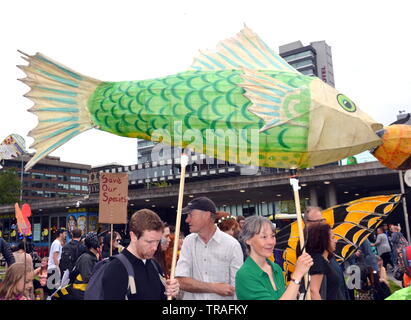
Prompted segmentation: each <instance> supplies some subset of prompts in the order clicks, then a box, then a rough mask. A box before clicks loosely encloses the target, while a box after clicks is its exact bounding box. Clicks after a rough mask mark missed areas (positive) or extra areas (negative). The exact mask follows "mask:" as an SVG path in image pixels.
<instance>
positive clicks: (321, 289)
mask: <svg viewBox="0 0 411 320" xmlns="http://www.w3.org/2000/svg"><path fill="white" fill-rule="evenodd" d="M307 232H308V236H307V242H306V250H307V253H309V254H310V255H311V256H312V257H313V260H314V265H313V266H312V267H311V269H310V272H309V274H310V275H311V282H310V293H311V298H312V300H345V299H346V295H345V292H344V291H343V290H342V289H341V288H344V283H343V284H342V283H341V281H344V280H343V279H341V277H340V275H339V274H338V272H337V270H336V269H335V268H333V267H332V265H331V261H330V260H331V258H332V257H333V252H334V251H335V246H336V243H337V241H336V239H335V237H334V232H333V231H332V229H331V227H330V226H329V225H328V224H325V223H317V224H314V225H311V226H309V227H308V229H307Z"/></svg>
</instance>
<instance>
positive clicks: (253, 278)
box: [235, 257, 285, 300]
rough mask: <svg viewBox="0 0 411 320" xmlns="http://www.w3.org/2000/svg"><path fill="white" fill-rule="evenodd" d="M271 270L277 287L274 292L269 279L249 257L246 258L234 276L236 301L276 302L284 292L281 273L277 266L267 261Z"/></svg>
mask: <svg viewBox="0 0 411 320" xmlns="http://www.w3.org/2000/svg"><path fill="white" fill-rule="evenodd" d="M267 262H268V263H269V264H270V266H271V269H272V270H273V279H274V283H275V285H276V287H277V291H275V290H274V288H273V286H272V284H271V281H270V278H269V276H268V274H267V273H266V272H264V271H263V270H262V269H261V268H260V267H259V266H258V265H257V264H256V263H255V262H254V260H253V259H252V258H251V257H248V258H247V260H246V261H245V262H244V264H243V265H242V266H241V268H240V269H239V270H238V271H237V274H236V276H235V291H236V294H237V299H238V300H278V299H280V298H281V296H282V295H283V294H284V292H285V283H284V277H283V272H282V270H281V268H280V266H279V265H277V264H275V263H273V262H271V261H270V260H268V259H267Z"/></svg>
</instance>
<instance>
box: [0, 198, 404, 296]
mask: <svg viewBox="0 0 411 320" xmlns="http://www.w3.org/2000/svg"><path fill="white" fill-rule="evenodd" d="M182 214H183V219H184V220H185V221H186V223H187V224H188V227H189V232H190V233H189V234H188V235H187V236H185V235H184V234H183V233H182V232H180V238H179V239H178V253H177V264H176V267H175V276H173V275H171V269H172V257H173V243H174V239H175V227H174V226H172V225H168V224H166V223H164V222H163V221H162V220H161V219H160V217H159V216H158V215H157V214H156V213H155V212H154V211H152V210H149V209H142V210H139V211H137V212H135V213H134V214H133V215H132V216H131V218H130V221H129V239H127V240H129V241H126V239H124V238H125V235H122V234H120V233H119V232H117V231H105V232H102V233H99V234H97V233H95V232H89V233H87V234H84V235H83V234H82V232H81V230H79V229H74V230H72V231H71V233H70V238H71V239H70V241H67V233H68V231H67V230H65V229H59V230H57V233H56V238H55V240H54V241H53V243H52V244H51V247H50V250H49V255H48V257H43V258H40V257H39V256H38V255H37V254H36V252H35V251H34V250H33V246H32V245H31V244H30V243H26V242H25V241H22V242H21V243H19V245H18V246H17V247H16V248H15V250H14V252H12V250H11V248H10V246H9V245H8V244H7V243H6V242H5V241H4V240H3V239H1V238H0V250H1V253H2V254H3V257H4V259H5V260H6V262H7V265H8V268H7V271H6V274H5V277H4V280H3V281H2V282H1V283H0V300H32V299H36V300H43V299H51V300H61V299H62V300H84V299H85V300H90V299H94V300H99V299H102V300H124V299H125V300H146V299H153V300H164V299H167V298H168V297H171V298H172V299H181V300H235V299H239V300H297V299H307V298H309V299H312V300H364V299H366V300H370V299H371V300H383V299H387V298H388V297H389V296H390V295H391V289H390V282H389V277H388V274H390V275H393V276H394V277H395V278H396V279H397V280H399V281H401V282H402V286H403V287H404V288H406V289H403V290H407V291H406V294H409V293H408V290H409V289H410V288H411V287H410V273H411V266H409V265H407V261H406V259H404V257H403V255H404V252H405V251H404V250H405V248H407V247H408V242H407V240H406V239H405V237H404V236H403V235H402V233H401V229H400V227H399V226H396V225H390V226H388V225H383V226H382V227H379V228H378V229H377V230H376V235H375V237H374V236H370V237H369V238H368V239H366V240H365V241H363V242H362V244H361V246H360V247H359V248H358V250H357V251H356V252H355V253H354V254H353V255H351V257H350V258H349V259H348V260H346V261H345V262H344V263H342V264H339V263H338V262H337V260H336V257H335V255H334V251H335V250H336V243H337V240H336V237H335V235H334V233H333V230H332V228H331V227H330V226H329V225H328V224H327V223H326V221H325V219H324V218H323V216H322V211H321V208H318V207H310V208H307V210H306V212H305V214H304V231H303V232H304V234H305V240H306V242H305V246H304V248H303V250H301V249H300V248H298V249H297V251H298V252H297V256H298V258H297V261H296V264H295V270H294V272H293V273H292V274H291V276H290V277H288V278H287V277H285V276H284V271H283V269H282V264H281V263H279V262H278V261H276V260H277V259H276V256H275V246H276V227H275V225H274V224H273V223H272V221H270V220H269V219H268V218H265V217H262V216H250V217H247V218H244V217H241V216H238V217H235V216H231V215H230V214H229V213H227V212H222V211H217V208H216V206H215V204H214V202H213V201H212V200H211V199H209V198H207V197H198V198H194V199H193V200H191V201H190V202H189V203H188V204H187V206H186V207H185V208H184V209H183V211H182ZM350 266H357V267H358V270H360V286H359V287H358V286H357V287H354V288H353V287H350V286H349V285H347V272H346V270H347V269H348V268H349V267H350ZM308 276H309V277H308ZM305 277H307V278H308V279H309V282H308V283H305V282H304V278H305ZM400 291H401V290H400ZM388 299H389V298H388Z"/></svg>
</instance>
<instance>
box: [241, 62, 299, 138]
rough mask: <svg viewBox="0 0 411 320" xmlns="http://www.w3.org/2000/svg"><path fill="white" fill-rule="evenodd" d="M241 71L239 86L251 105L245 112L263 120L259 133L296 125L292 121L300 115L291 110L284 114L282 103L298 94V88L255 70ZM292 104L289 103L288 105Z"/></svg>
mask: <svg viewBox="0 0 411 320" xmlns="http://www.w3.org/2000/svg"><path fill="white" fill-rule="evenodd" d="M243 70H244V73H243V74H242V78H243V80H244V82H242V83H241V84H240V86H241V87H242V88H244V90H245V91H246V93H245V96H246V97H247V98H248V99H249V100H250V101H251V102H252V103H253V104H252V105H251V106H249V107H248V108H247V110H248V111H250V112H252V113H254V114H255V115H256V116H258V117H259V118H261V119H263V120H264V127H263V128H261V129H260V132H263V131H266V130H268V129H270V128H272V127H276V126H279V125H282V124H284V123H290V122H293V123H298V121H293V119H295V118H298V117H299V116H300V114H298V113H296V112H295V111H292V110H291V109H290V110H289V112H287V113H286V112H284V102H285V100H286V99H287V98H288V97H289V96H290V95H294V94H298V93H299V92H300V91H301V89H300V88H294V87H291V86H289V85H288V84H286V83H283V82H282V81H279V80H278V79H275V78H272V77H270V76H268V75H265V74H264V73H261V72H258V71H255V70H250V69H245V68H243ZM292 103H293V102H292V101H290V104H292Z"/></svg>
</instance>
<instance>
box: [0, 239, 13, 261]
mask: <svg viewBox="0 0 411 320" xmlns="http://www.w3.org/2000/svg"><path fill="white" fill-rule="evenodd" d="M0 253H1V254H2V255H3V257H4V259H5V260H6V262H7V265H8V266H9V267H10V266H11V265H12V264H13V263H14V262H16V260H15V259H14V256H13V253H12V252H11V248H10V245H9V244H8V243H7V242H6V241H5V240H4V239H3V238H0Z"/></svg>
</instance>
